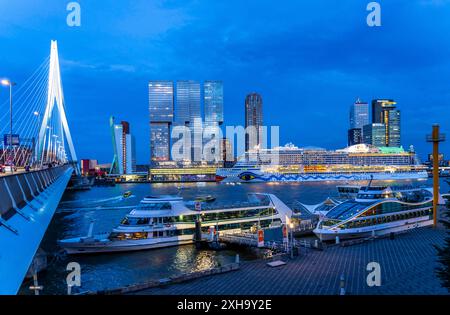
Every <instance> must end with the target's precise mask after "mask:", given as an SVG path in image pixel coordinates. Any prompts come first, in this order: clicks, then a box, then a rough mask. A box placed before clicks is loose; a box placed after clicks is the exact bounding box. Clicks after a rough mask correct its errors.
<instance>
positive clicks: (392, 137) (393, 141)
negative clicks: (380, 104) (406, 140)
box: [387, 109, 402, 147]
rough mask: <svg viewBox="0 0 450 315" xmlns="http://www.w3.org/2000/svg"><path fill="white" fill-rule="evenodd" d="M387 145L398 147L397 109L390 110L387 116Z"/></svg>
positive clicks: (398, 118)
mask: <svg viewBox="0 0 450 315" xmlns="http://www.w3.org/2000/svg"><path fill="white" fill-rule="evenodd" d="M388 128H389V130H388V133H387V134H388V139H387V142H388V146H389V147H400V146H401V145H402V144H401V138H400V111H399V110H397V109H394V110H390V111H389V116H388Z"/></svg>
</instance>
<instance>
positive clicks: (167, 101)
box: [148, 81, 174, 162]
mask: <svg viewBox="0 0 450 315" xmlns="http://www.w3.org/2000/svg"><path fill="white" fill-rule="evenodd" d="M148 95H149V113H150V160H151V162H158V161H169V160H170V126H171V124H172V122H173V103H174V102H173V98H174V94H173V82H172V81H150V82H149V84H148Z"/></svg>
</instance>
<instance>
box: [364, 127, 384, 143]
mask: <svg viewBox="0 0 450 315" xmlns="http://www.w3.org/2000/svg"><path fill="white" fill-rule="evenodd" d="M385 130H386V126H385V125H384V124H378V123H376V124H368V125H365V126H364V127H363V138H364V143H366V144H371V145H374V146H376V147H384V146H386V134H385Z"/></svg>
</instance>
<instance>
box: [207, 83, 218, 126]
mask: <svg viewBox="0 0 450 315" xmlns="http://www.w3.org/2000/svg"><path fill="white" fill-rule="evenodd" d="M203 89H204V93H203V100H204V101H203V105H204V112H205V124H207V123H210V122H213V123H217V124H219V125H221V124H222V123H223V83H222V81H205V82H204V84H203Z"/></svg>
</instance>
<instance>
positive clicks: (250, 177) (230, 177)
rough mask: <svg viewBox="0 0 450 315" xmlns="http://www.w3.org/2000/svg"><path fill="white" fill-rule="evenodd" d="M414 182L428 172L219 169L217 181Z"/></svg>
mask: <svg viewBox="0 0 450 315" xmlns="http://www.w3.org/2000/svg"><path fill="white" fill-rule="evenodd" d="M372 177H373V179H374V180H412V179H416V180H418V179H427V178H428V174H427V172H426V171H411V172H392V173H391V172H372V173H300V174H280V173H267V172H263V171H260V170H252V171H243V170H236V169H232V168H231V169H226V168H222V169H218V170H217V173H216V179H217V181H220V182H224V183H227V182H242V183H254V182H318V181H364V180H370V179H371V178H372Z"/></svg>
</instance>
